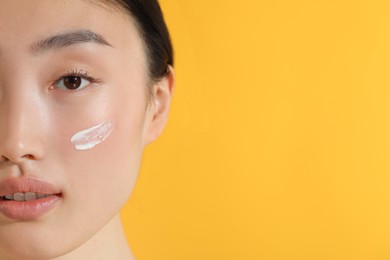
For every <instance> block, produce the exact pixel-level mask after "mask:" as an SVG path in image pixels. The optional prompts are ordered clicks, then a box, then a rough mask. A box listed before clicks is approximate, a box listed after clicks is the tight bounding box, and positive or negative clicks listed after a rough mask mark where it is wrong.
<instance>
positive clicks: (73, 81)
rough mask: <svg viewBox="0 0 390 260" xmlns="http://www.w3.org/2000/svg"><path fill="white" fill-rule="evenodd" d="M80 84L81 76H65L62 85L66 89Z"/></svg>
mask: <svg viewBox="0 0 390 260" xmlns="http://www.w3.org/2000/svg"><path fill="white" fill-rule="evenodd" d="M80 85H81V78H80V77H77V76H67V77H65V78H64V86H65V87H66V88H67V89H77V88H79V87H80Z"/></svg>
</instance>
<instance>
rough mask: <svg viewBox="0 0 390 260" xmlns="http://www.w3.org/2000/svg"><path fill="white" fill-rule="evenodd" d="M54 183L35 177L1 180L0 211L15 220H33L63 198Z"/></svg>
mask: <svg viewBox="0 0 390 260" xmlns="http://www.w3.org/2000/svg"><path fill="white" fill-rule="evenodd" d="M61 195H62V194H61V192H60V190H59V189H58V188H56V187H55V186H53V185H52V184H50V183H48V182H45V181H42V180H40V179H38V178H34V177H23V178H8V179H6V180H3V181H1V182H0V212H1V213H2V214H3V215H5V216H6V217H8V218H10V219H14V220H33V219H37V218H40V217H42V216H43V215H45V214H46V213H47V212H49V211H50V210H52V209H53V208H54V207H55V206H56V205H57V204H58V202H59V201H60V199H61V198H62V196H61Z"/></svg>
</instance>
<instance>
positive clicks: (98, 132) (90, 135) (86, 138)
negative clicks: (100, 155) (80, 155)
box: [70, 121, 114, 151]
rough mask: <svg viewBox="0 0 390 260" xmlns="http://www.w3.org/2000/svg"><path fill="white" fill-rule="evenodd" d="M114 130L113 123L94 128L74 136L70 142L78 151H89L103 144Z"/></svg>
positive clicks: (107, 122)
mask: <svg viewBox="0 0 390 260" xmlns="http://www.w3.org/2000/svg"><path fill="white" fill-rule="evenodd" d="M113 129H114V124H113V123H112V122H111V121H106V122H104V123H101V124H98V125H95V126H92V127H90V128H88V129H84V130H81V131H79V132H77V133H76V134H74V135H73V136H72V138H71V139H70V141H71V142H72V144H73V145H74V148H75V149H76V150H79V151H82V150H89V149H92V148H93V147H95V146H96V145H98V144H100V143H101V142H103V141H104V140H105V139H106V138H107V137H108V136H109V135H110V134H111V132H112V130H113Z"/></svg>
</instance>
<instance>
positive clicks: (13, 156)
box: [0, 133, 42, 163]
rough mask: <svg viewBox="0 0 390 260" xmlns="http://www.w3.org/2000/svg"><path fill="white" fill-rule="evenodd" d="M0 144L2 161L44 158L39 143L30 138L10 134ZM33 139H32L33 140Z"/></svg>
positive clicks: (16, 161)
mask: <svg viewBox="0 0 390 260" xmlns="http://www.w3.org/2000/svg"><path fill="white" fill-rule="evenodd" d="M3 134H4V133H3ZM9 137H10V138H7V140H5V141H2V142H1V144H0V162H12V163H20V162H22V161H26V160H28V161H36V160H39V159H41V158H42V152H41V150H40V149H38V147H37V145H36V144H34V143H33V142H30V141H29V140H28V139H22V138H21V137H20V135H19V138H17V137H16V136H15V135H14V136H13V137H11V136H9ZM31 141H32V140H31Z"/></svg>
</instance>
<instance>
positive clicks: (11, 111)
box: [0, 89, 43, 163]
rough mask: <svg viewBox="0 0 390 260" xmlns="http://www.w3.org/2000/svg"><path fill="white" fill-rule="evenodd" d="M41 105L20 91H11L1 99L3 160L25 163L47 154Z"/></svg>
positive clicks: (0, 148)
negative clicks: (44, 146)
mask: <svg viewBox="0 0 390 260" xmlns="http://www.w3.org/2000/svg"><path fill="white" fill-rule="evenodd" d="M38 107H39V105H37V104H36V99H34V98H32V96H31V94H30V96H28V95H26V94H24V93H23V91H20V89H19V93H18V92H17V91H16V89H15V90H14V91H9V93H4V95H2V97H1V98H0V162H4V161H11V162H12V163H21V162H23V161H26V160H29V161H31V160H40V159H42V157H43V144H42V142H41V141H42V139H41V138H39V136H38V132H39V130H40V120H39V116H38V115H39V111H37V110H39V109H37V108H38Z"/></svg>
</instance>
